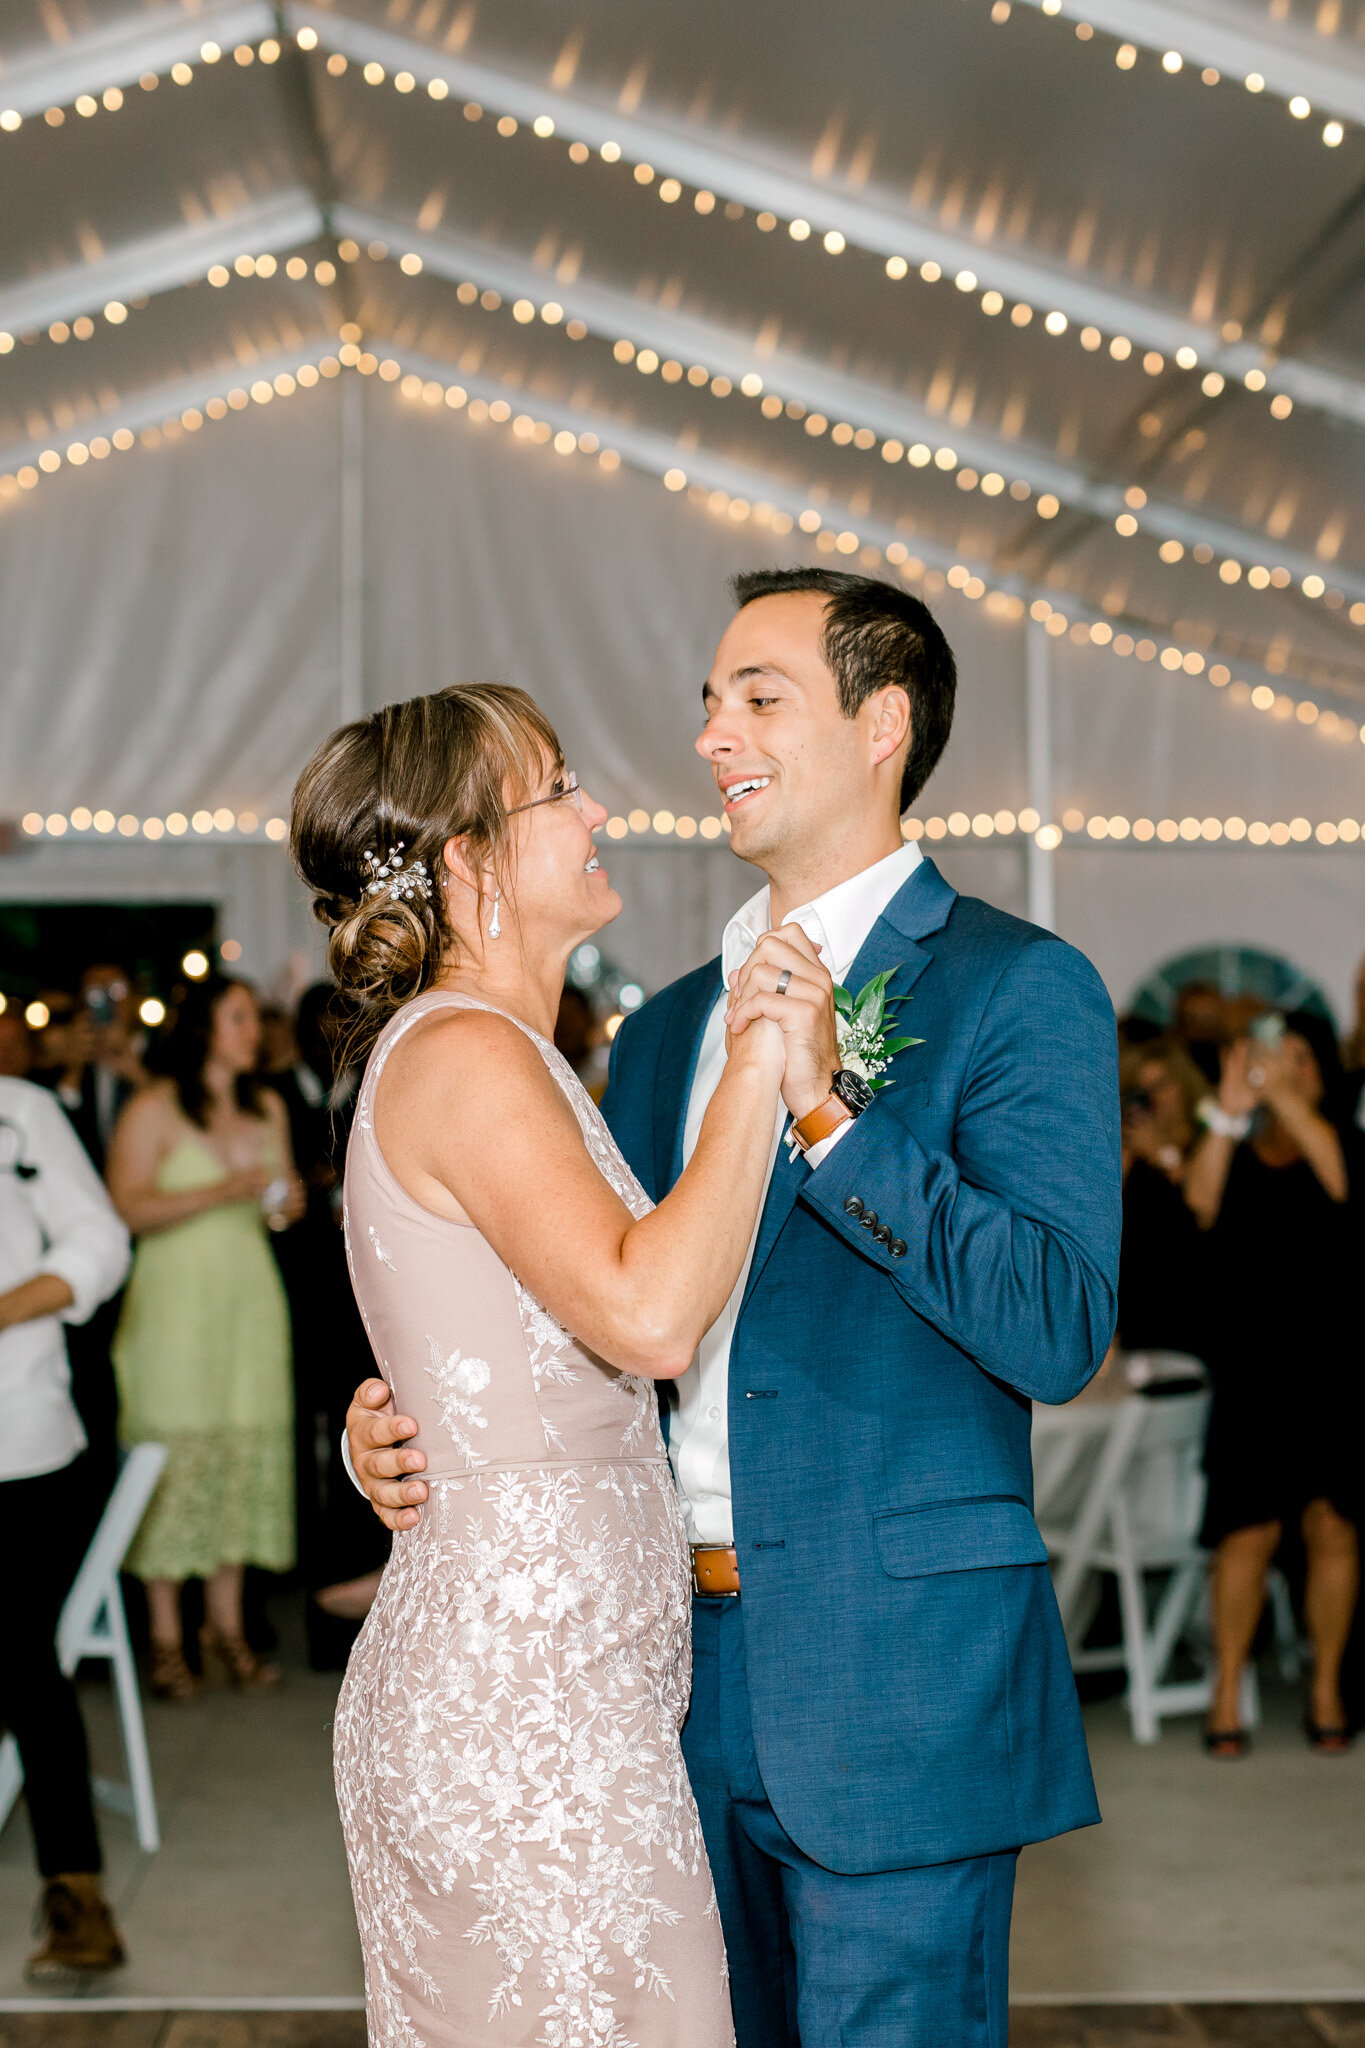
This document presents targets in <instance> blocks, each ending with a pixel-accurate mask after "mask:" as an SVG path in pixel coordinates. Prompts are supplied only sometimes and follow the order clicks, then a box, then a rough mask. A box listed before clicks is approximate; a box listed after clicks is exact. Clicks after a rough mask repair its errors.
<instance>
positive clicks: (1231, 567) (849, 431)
mask: <svg viewBox="0 0 1365 2048" xmlns="http://www.w3.org/2000/svg"><path fill="white" fill-rule="evenodd" d="M380 246H381V245H378V244H375V243H372V244H371V245H370V249H369V251H368V252H367V253H369V254H370V255H371V257H372V258H374V252H375V250H376V249H377V248H379V247H380ZM341 249H342V254H343V257H344V258H346V260H349V261H356V260H358V258H359V256H360V253H361V252H360V245H359V244H358V243H357V242H355V241H349V242H343V243H342V245H341ZM348 252H350V253H349V255H348ZM374 260H380V261H383V260H388V261H390V262H394V261H396V262H398V264H399V265H400V268H406V269H408V271H409V274H413V273H414V271H415V270H416V269H420V268H421V261H422V259H421V258H420V257H419V256H416V255H415V254H406V255H402V256H399V255H396V254H395V252H393V251H391V250H389V249H387V248H386V247H385V248H384V249H383V254H382V256H380V257H378V258H374ZM972 282H973V284H974V283H975V279H973V280H972ZM457 296H458V297H459V298H460V300H461V302H462V303H463V304H465V305H469V306H475V305H477V306H479V307H481V308H482V309H483V310H484V311H485V312H488V313H490V314H496V313H499V312H502V311H504V310H506V305H505V301H504V300H503V298H502V295H501V294H500V293H499V292H495V291H487V290H485V291H484V292H482V293H480V291H479V287H478V285H477V284H475V283H473V282H472V281H469V280H465V281H463V282H461V283H459V284H458V286H457ZM510 310H511V313H512V317H513V319H514V320H516V321H517V322H518V323H519V324H521V325H526V324H528V323H530V322H531V321H533V320H534V319H535V318H536V313H537V309H536V306H535V304H534V302H533V301H532V300H530V299H528V298H522V299H518V300H516V301H515V302H514V303H513V304H512V306H511V309H510ZM1048 317H1049V319H1056V320H1059V321H1061V322H1062V323H1063V325H1064V324H1065V315H1063V314H1060V313H1058V314H1055V315H1049V316H1048ZM540 318H541V319H542V320H543V321H545V322H547V323H548V324H550V325H556V324H558V323H559V322H560V321H561V320H562V319H563V308H562V306H560V305H559V303H558V302H557V301H553V300H552V301H549V302H547V303H546V304H545V305H544V306H542V307H541V308H540ZM587 331H588V330H587V327H586V324H585V323H584V322H583V321H581V320H571V321H569V322H568V323H567V326H566V328H565V332H566V334H567V335H568V337H569V338H570V339H571V340H575V341H579V340H582V339H583V338H584V337H585V335H586V333H587ZM1087 332H1088V333H1090V334H1091V335H1093V336H1095V337H1096V338H1098V330H1097V329H1089V330H1087ZM1183 353H1185V354H1187V355H1188V357H1189V365H1190V366H1193V364H1194V362H1195V357H1194V352H1193V350H1188V351H1184V352H1183ZM612 355H613V357H614V360H615V361H616V362H617V363H618V364H620V365H622V366H623V367H626V366H630V365H631V364H633V365H634V367H635V368H636V369H637V370H638V371H640V372H641V373H642V374H644V375H647V376H652V375H653V374H654V372H655V371H656V370H657V371H661V372H662V375H663V376H664V378H665V381H667V382H671V383H676V382H679V381H680V380H681V379H682V378H683V376H684V374H686V376H687V379H688V381H689V382H690V383H693V384H696V385H698V386H700V385H702V384H708V383H709V385H710V387H711V390H712V392H713V393H715V394H716V395H717V396H722V395H728V394H729V393H730V392H731V391H732V390H734V389H736V388H738V389H739V390H740V391H741V392H742V393H743V395H744V396H746V397H750V398H757V397H759V396H760V395H762V403H761V405H760V407H759V411H760V413H761V415H762V417H763V419H764V420H765V421H766V422H768V423H769V424H776V423H777V422H779V421H781V420H782V419H783V418H784V417H785V418H786V419H787V420H789V421H800V422H801V423H802V424H803V425H804V428H805V431H806V433H807V434H809V435H811V436H812V437H814V438H817V439H818V438H820V437H821V436H823V435H824V434H825V433H826V432H829V435H830V439H831V440H832V441H833V442H835V443H836V444H837V445H838V446H841V447H846V446H849V445H852V446H853V447H855V448H856V449H858V450H859V451H860V452H864V453H868V454H871V453H873V452H874V451H875V452H877V453H879V455H880V459H881V460H882V461H883V462H887V463H896V462H899V461H900V460H902V458H903V459H905V460H906V461H908V462H909V464H910V466H911V467H912V468H922V467H925V466H926V465H927V464H928V463H929V462H930V461H932V462H933V463H934V464H935V466H936V467H938V468H939V469H941V470H945V471H955V472H956V482H957V486H958V488H959V489H961V490H969V491H970V490H976V489H978V488H980V490H981V491H982V493H983V495H984V496H986V497H998V496H999V495H1000V494H1001V493H1002V492H1003V491H1004V490H1005V489H1006V488H1008V490H1009V492H1010V495H1011V496H1012V497H1013V498H1014V499H1015V500H1016V501H1018V502H1026V501H1027V500H1028V499H1029V498H1030V497H1032V496H1033V487H1032V485H1031V484H1030V483H1029V482H1028V480H1027V479H1025V478H1021V477H1016V478H1014V479H1013V480H1012V481H1010V482H1009V483H1008V485H1007V483H1006V479H1005V478H1004V476H1003V475H1002V474H1001V473H1000V472H999V471H998V470H988V471H986V472H985V474H984V475H982V474H980V473H978V471H977V470H975V469H973V468H970V467H960V466H959V463H958V458H957V453H956V450H955V449H954V448H953V447H952V446H951V444H949V443H940V444H938V445H937V446H931V445H930V444H928V443H925V442H922V441H920V442H914V443H912V444H911V446H910V447H909V448H908V449H907V448H906V447H905V446H904V444H903V443H902V442H901V441H900V440H898V439H897V438H895V437H894V436H885V437H883V436H879V435H878V433H877V432H876V431H875V430H874V429H872V428H871V427H866V426H864V427H855V426H854V425H853V424H852V423H851V422H849V421H846V420H841V421H836V422H835V423H834V424H833V426H832V427H831V424H830V421H829V419H828V417H827V416H826V415H825V414H824V413H821V412H811V411H808V410H807V408H806V406H805V404H804V402H803V401H802V400H799V399H789V400H783V398H782V397H781V396H780V394H778V393H777V392H774V391H770V390H768V389H767V388H766V386H765V383H764V380H763V378H762V377H761V376H759V375H758V373H757V372H754V373H751V374H750V375H748V376H746V377H744V378H742V379H741V380H740V383H739V385H738V387H736V386H735V385H734V384H732V382H731V380H730V379H729V378H718V377H715V376H713V375H712V373H711V372H710V371H709V370H708V369H707V368H706V367H705V365H703V364H693V365H692V367H691V368H690V369H689V370H687V371H686V373H684V369H683V365H682V363H681V362H680V361H678V360H676V359H674V360H667V361H664V362H663V363H662V364H661V362H660V358H659V355H658V353H657V351H656V350H654V349H653V348H650V347H648V346H647V345H645V344H641V343H637V342H636V341H634V340H633V339H631V338H630V337H629V336H621V337H619V338H618V339H617V340H616V342H615V343H614V344H613V347H612ZM1204 383H1205V389H1206V392H1208V393H1209V395H1216V391H1220V390H1221V389H1222V386H1223V378H1222V376H1221V373H1219V372H1217V371H1213V372H1210V373H1209V375H1208V376H1207V377H1206V378H1205V380H1204ZM1211 387H1216V390H1215V389H1213V388H1211ZM1277 402H1278V401H1277ZM879 444H880V445H879ZM670 474H673V475H676V476H681V475H682V472H681V471H680V470H679V471H673V472H670ZM669 488H670V489H679V488H681V486H680V485H678V484H676V483H675V484H672V485H670V486H669ZM1124 498H1125V503H1126V504H1127V505H1128V506H1129V507H1130V508H1132V509H1130V510H1128V511H1126V512H1122V513H1120V514H1119V515H1118V516H1117V517H1116V519H1115V521H1114V526H1115V530H1116V532H1117V533H1119V534H1120V536H1122V537H1125V538H1128V537H1132V536H1133V535H1136V534H1137V533H1139V532H1140V531H1142V530H1143V522H1142V521H1141V520H1140V519H1139V518H1138V517H1137V516H1135V515H1136V513H1137V512H1140V511H1141V510H1142V509H1143V508H1144V507H1145V506H1146V505H1147V502H1148V500H1147V494H1146V492H1145V491H1144V490H1143V489H1142V488H1141V487H1140V486H1139V485H1130V486H1129V487H1128V488H1127V490H1126V491H1125V493H1124ZM1034 509H1035V511H1036V512H1037V514H1038V516H1039V517H1040V518H1042V519H1055V518H1056V517H1057V515H1058V513H1059V512H1060V510H1061V502H1060V500H1059V499H1058V497H1057V495H1056V494H1055V493H1054V492H1052V491H1043V492H1040V493H1039V494H1038V495H1037V497H1036V498H1034ZM1149 530H1150V529H1149ZM1157 552H1158V555H1159V557H1160V559H1161V560H1162V561H1163V562H1165V563H1174V562H1178V561H1181V560H1182V559H1183V558H1184V557H1185V555H1186V548H1185V544H1184V543H1183V542H1182V541H1178V540H1175V539H1170V538H1168V539H1166V540H1164V541H1163V542H1161V543H1160V545H1159V547H1158V550H1157ZM1190 552H1191V553H1192V556H1193V559H1194V561H1195V562H1196V563H1198V564H1199V565H1200V566H1201V567H1203V566H1208V565H1210V564H1212V563H1213V562H1214V561H1215V556H1216V551H1215V549H1214V548H1213V547H1212V546H1210V545H1208V544H1207V543H1198V544H1196V546H1195V547H1194V548H1193V549H1192V550H1191V551H1190ZM1244 570H1245V572H1246V580H1247V586H1248V588H1249V589H1251V590H1256V591H1261V590H1267V589H1271V588H1273V589H1275V590H1277V591H1278V590H1281V589H1283V588H1285V587H1286V586H1287V585H1288V584H1289V583H1290V582H1292V581H1293V578H1292V576H1291V574H1290V572H1289V570H1288V569H1287V568H1284V567H1283V566H1281V565H1276V566H1275V567H1273V568H1272V567H1269V566H1267V565H1264V564H1261V563H1258V562H1249V561H1243V560H1240V559H1238V558H1237V557H1236V556H1232V555H1224V556H1223V558H1222V560H1221V562H1219V564H1218V567H1217V570H1216V572H1215V573H1216V574H1217V575H1218V576H1219V578H1220V580H1221V581H1222V582H1224V583H1231V582H1234V581H1238V580H1240V578H1241V575H1242V573H1243V571H1244ZM1234 571H1235V572H1236V573H1235V574H1234V573H1233V572H1234ZM1300 587H1301V589H1302V590H1303V592H1304V594H1305V595H1306V596H1308V597H1310V598H1317V597H1326V598H1327V602H1328V606H1329V608H1330V609H1332V610H1338V609H1340V608H1341V607H1342V605H1343V604H1344V602H1345V596H1344V593H1343V592H1342V591H1340V590H1335V589H1333V590H1331V591H1329V590H1328V588H1327V586H1326V584H1325V583H1324V582H1323V580H1322V579H1321V578H1319V577H1314V576H1312V575H1309V576H1308V577H1306V578H1305V579H1304V580H1303V581H1302V583H1301V585H1300ZM1349 617H1350V619H1351V621H1352V623H1353V624H1357V625H1361V624H1365V601H1359V602H1357V603H1356V604H1354V605H1352V606H1351V608H1350V612H1349Z"/></svg>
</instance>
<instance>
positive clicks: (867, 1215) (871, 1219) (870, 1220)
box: [858, 1209, 877, 1230]
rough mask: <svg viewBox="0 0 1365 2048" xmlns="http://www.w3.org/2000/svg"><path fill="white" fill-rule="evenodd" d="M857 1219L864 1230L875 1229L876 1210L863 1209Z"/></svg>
mask: <svg viewBox="0 0 1365 2048" xmlns="http://www.w3.org/2000/svg"><path fill="white" fill-rule="evenodd" d="M858 1221H859V1222H860V1223H861V1224H862V1226H863V1229H864V1230H875V1229H876V1228H877V1212H876V1210H875V1209H864V1210H863V1213H862V1215H861V1216H860V1217H859V1218H858Z"/></svg>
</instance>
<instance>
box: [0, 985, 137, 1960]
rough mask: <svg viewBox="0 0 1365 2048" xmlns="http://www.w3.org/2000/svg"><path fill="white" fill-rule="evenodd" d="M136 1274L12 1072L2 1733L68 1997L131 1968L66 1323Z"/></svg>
mask: <svg viewBox="0 0 1365 2048" xmlns="http://www.w3.org/2000/svg"><path fill="white" fill-rule="evenodd" d="M4 1021H5V1020H4V1018H3V1017H0V1024H3V1023H4ZM21 1021H22V1020H21ZM127 1268H128V1233H127V1231H126V1230H125V1229H124V1227H123V1225H122V1224H121V1223H120V1222H119V1220H118V1217H117V1216H116V1215H115V1214H114V1211H113V1208H112V1207H111V1205H110V1202H109V1198H108V1196H107V1195H106V1194H105V1192H104V1189H103V1188H102V1187H101V1185H100V1183H99V1180H98V1178H97V1176H96V1174H95V1171H94V1169H93V1168H92V1166H91V1165H90V1162H89V1160H88V1159H87V1158H86V1156H85V1154H84V1152H83V1151H82V1150H81V1146H80V1143H79V1141H78V1139H77V1138H76V1135H75V1133H74V1132H73V1131H72V1129H71V1126H70V1125H69V1124H68V1122H67V1120H66V1117H65V1116H64V1115H63V1113H62V1111H61V1109H60V1107H59V1106H58V1104H57V1103H56V1102H55V1101H54V1100H53V1097H52V1096H51V1094H49V1093H48V1091H47V1090H46V1089H43V1088H39V1087H36V1086H34V1084H33V1083H31V1082H29V1081H24V1080H19V1079H15V1078H14V1077H13V1076H4V1077H0V1415H2V1416H3V1422H4V1426H3V1429H0V1555H3V1557H4V1559H5V1564H6V1587H5V1640H4V1651H3V1654H0V1724H3V1725H7V1726H8V1727H9V1728H10V1729H12V1730H13V1733H14V1737H15V1741H16V1742H17V1743H18V1746H19V1757H20V1761H21V1763H22V1764H23V1768H24V1789H25V1792H26V1795H27V1799H28V1812H29V1820H30V1823H31V1825H32V1828H33V1843H34V1849H35V1851H36V1853H37V1858H38V1869H39V1872H40V1874H41V1876H42V1879H43V1894H42V1898H41V1900H40V1901H39V1908H38V1916H37V1917H38V1922H39V1926H40V1928H41V1931H42V1935H43V1942H42V1946H41V1947H40V1948H39V1949H38V1950H37V1951H36V1953H35V1954H34V1955H32V1956H31V1957H30V1958H29V1961H28V1964H27V1970H26V1974H27V1976H28V1978H29V1981H30V1982H31V1983H35V1984H41V1985H44V1986H47V1987H55V1988H61V1987H62V1986H63V1985H69V1986H72V1987H75V1986H77V1985H79V1984H81V1983H83V1982H85V1981H86V1980H88V1979H91V1978H93V1977H96V1976H99V1975H102V1974H104V1973H107V1972H108V1971H109V1970H111V1969H113V1968H115V1967H116V1966H117V1965H118V1964H119V1963H121V1962H122V1961H123V1945H122V1943H121V1942H120V1940H119V1935H118V1929H117V1928H116V1927H115V1925H114V1922H113V1918H112V1916H111V1914H110V1912H109V1908H108V1906H107V1904H106V1903H105V1899H104V1894H103V1891H102V1889H101V1885H100V1868H101V1859H100V1844H99V1836H98V1834H97V1832H96V1829H95V1814H94V1808H93V1805H92V1803H91V1796H90V1762H89V1756H88V1754H87V1750H86V1742H85V1728H84V1724H83V1723H82V1720H81V1711H80V1706H79V1704H78V1702H77V1699H76V1692H75V1688H74V1686H73V1685H72V1684H71V1681H70V1679H68V1678H66V1677H64V1676H63V1674H62V1670H61V1666H60V1665H59V1663H58V1661H57V1647H56V1634H57V1622H58V1618H59V1617H60V1614H61V1611H62V1603H63V1602H64V1600H65V1599H66V1595H67V1591H68V1589H69V1587H70V1585H71V1581H72V1578H73V1577H74V1576H75V1572H76V1568H77V1565H78V1564H79V1561H80V1555H81V1550H82V1548H83V1536H84V1530H85V1528H86V1517H85V1516H84V1515H83V1514H79V1515H77V1514H73V1512H72V1506H73V1502H78V1501H79V1500H80V1498H81V1496H82V1495H83V1493H84V1491H85V1489H86V1486H87V1481H88V1475H87V1472H86V1464H85V1456H84V1452H85V1431H84V1430H83V1428H82V1426H81V1420H80V1417H79V1415H78V1414H77V1413H76V1409H75V1406H74V1405H73V1403H72V1400H71V1391H70V1373H69V1370H68V1367H67V1360H66V1345H65V1342H64V1339H63V1326H64V1325H65V1326H66V1328H68V1329H70V1328H72V1327H73V1326H75V1325H76V1324H78V1323H79V1322H80V1321H81V1320H82V1319H83V1318H84V1317H86V1316H88V1315H89V1314H90V1312H91V1310H92V1309H93V1308H94V1307H95V1306H96V1304H97V1303H98V1302H101V1301H103V1300H104V1299H105V1298H106V1297H107V1296H108V1295H110V1294H112V1293H113V1292H114V1290H115V1289H116V1288H117V1287H118V1285H119V1282H120V1281H121V1280H122V1278H123V1276H124V1273H125V1272H126V1271H127Z"/></svg>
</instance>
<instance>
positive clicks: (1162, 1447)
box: [1034, 1392, 1210, 1742]
mask: <svg viewBox="0 0 1365 2048" xmlns="http://www.w3.org/2000/svg"><path fill="white" fill-rule="evenodd" d="M1208 1408H1209V1396H1208V1394H1207V1393H1204V1392H1200V1393H1189V1394H1175V1395H1171V1396H1168V1397H1166V1398H1164V1399H1160V1400H1150V1399H1147V1398H1145V1397H1144V1396H1142V1395H1137V1394H1135V1395H1130V1396H1129V1397H1128V1399H1126V1400H1123V1401H1115V1402H1091V1403H1084V1402H1082V1403H1077V1404H1076V1405H1074V1406H1072V1407H1068V1408H1061V1409H1051V1410H1046V1409H1045V1410H1039V1411H1036V1412H1035V1417H1034V1464H1035V1473H1036V1480H1035V1484H1036V1490H1037V1508H1036V1512H1037V1517H1038V1524H1039V1527H1040V1529H1041V1530H1042V1533H1043V1537H1044V1540H1045V1542H1046V1543H1047V1546H1048V1551H1049V1554H1050V1555H1051V1557H1052V1559H1053V1561H1054V1569H1055V1581H1056V1588H1057V1602H1058V1605H1059V1607H1060V1608H1061V1612H1062V1623H1063V1626H1064V1628H1065V1629H1066V1633H1067V1642H1068V1645H1069V1646H1070V1650H1071V1662H1072V1667H1073V1669H1075V1670H1076V1671H1100V1670H1113V1669H1116V1668H1121V1669H1124V1670H1126V1671H1127V1674H1128V1711H1129V1715H1130V1718H1131V1720H1132V1726H1133V1736H1134V1739H1135V1740H1136V1741H1138V1742H1155V1741H1156V1739H1157V1736H1158V1734H1159V1733H1160V1727H1161V1721H1162V1719H1163V1717H1164V1716H1166V1715H1170V1714H1189V1713H1197V1712H1200V1711H1201V1710H1202V1709H1203V1708H1205V1707H1206V1706H1207V1705H1208V1702H1209V1692H1210V1682H1209V1679H1208V1678H1207V1677H1204V1678H1200V1679H1198V1680H1195V1681H1191V1682H1189V1683H1185V1684H1175V1683H1168V1682H1167V1680H1166V1671H1167V1669H1168V1667H1169V1665H1170V1661H1171V1658H1172V1656H1173V1655H1174V1652H1175V1649H1176V1646H1177V1644H1178V1643H1179V1641H1180V1639H1181V1636H1182V1634H1183V1633H1184V1631H1185V1629H1186V1627H1187V1626H1188V1624H1189V1622H1190V1620H1191V1618H1192V1616H1193V1615H1194V1613H1195V1610H1196V1608H1197V1606H1198V1604H1199V1601H1200V1598H1201V1595H1202V1592H1203V1587H1204V1579H1205V1572H1206V1568H1207V1563H1208V1560H1207V1558H1206V1556H1205V1553H1204V1552H1203V1551H1202V1550H1201V1549H1200V1548H1199V1543H1198V1531H1199V1523H1200V1518H1201V1515H1202V1513H1203V1502H1204V1478H1203V1472H1202V1470H1201V1468H1200V1457H1201V1452H1202V1449H1203V1442H1204V1431H1205V1427H1206V1424H1207V1420H1208ZM1157 1571H1160V1572H1163V1573H1165V1574H1167V1578H1166V1583H1165V1586H1164V1588H1163V1589H1162V1591H1161V1593H1160V1596H1159V1597H1158V1599H1157V1602H1156V1606H1155V1609H1154V1611H1153V1612H1152V1614H1151V1615H1150V1617H1149V1615H1148V1601H1147V1589H1146V1584H1145V1579H1146V1574H1147V1573H1149V1572H1157ZM1101 1572H1112V1573H1113V1574H1114V1576H1115V1577H1116V1579H1117V1581H1118V1588H1119V1608H1120V1613H1121V1616H1122V1623H1123V1641H1122V1644H1121V1645H1119V1646H1117V1647H1115V1648H1113V1649H1102V1650H1085V1649H1082V1648H1081V1641H1082V1638H1083V1637H1084V1634H1085V1631H1086V1628H1087V1627H1088V1625H1089V1621H1090V1617H1091V1615H1092V1614H1093V1612H1094V1597H1095V1590H1096V1586H1097V1577H1096V1575H1097V1574H1099V1573H1101Z"/></svg>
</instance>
